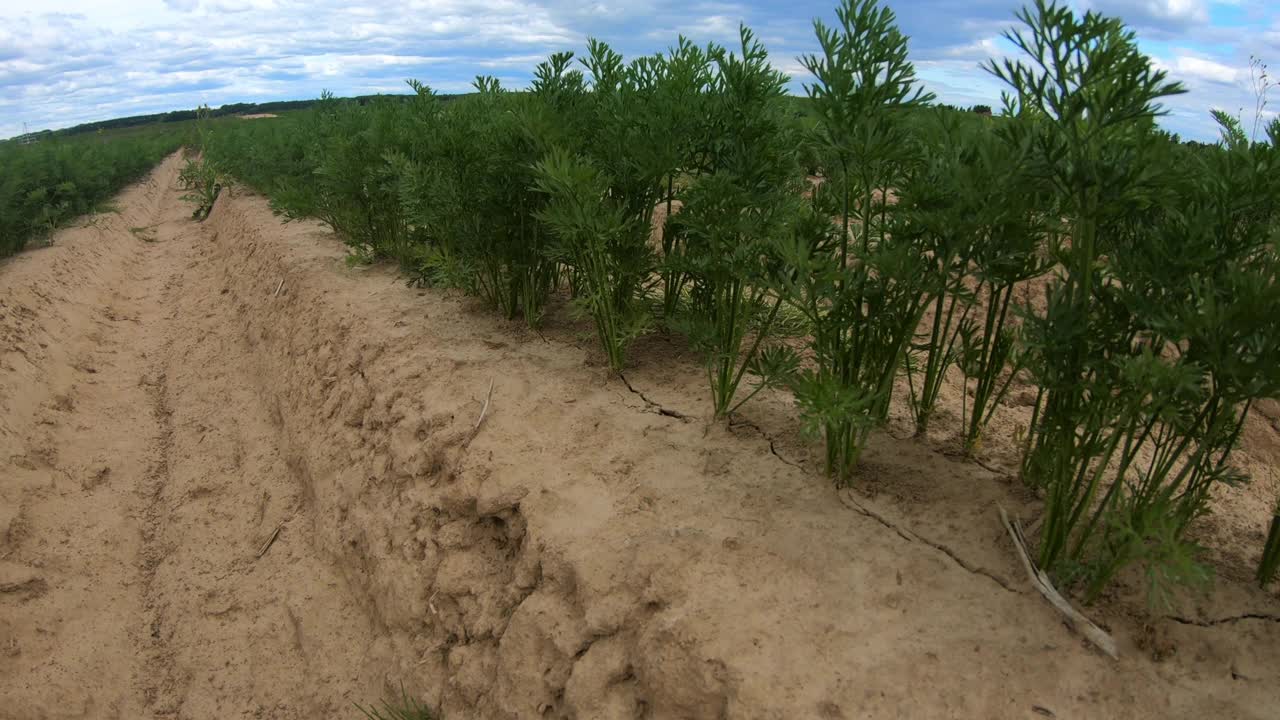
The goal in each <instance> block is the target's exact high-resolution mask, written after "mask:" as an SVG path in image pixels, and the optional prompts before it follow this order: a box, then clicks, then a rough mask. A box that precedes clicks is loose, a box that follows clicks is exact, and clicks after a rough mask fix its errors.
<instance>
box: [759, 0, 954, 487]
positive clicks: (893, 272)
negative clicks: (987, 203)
mask: <svg viewBox="0 0 1280 720" xmlns="http://www.w3.org/2000/svg"><path fill="white" fill-rule="evenodd" d="M836 15H837V18H838V22H839V24H838V26H837V27H835V28H830V27H828V26H827V25H825V24H823V23H822V22H821V21H815V22H814V28H815V30H816V33H817V37H818V42H819V44H820V45H821V47H822V53H821V54H820V55H807V56H804V57H802V58H801V62H802V63H803V64H804V66H805V67H806V69H808V70H809V72H810V73H812V74H813V76H814V80H813V82H812V83H810V84H807V85H806V86H805V88H806V91H807V92H808V95H809V97H810V99H811V101H812V108H813V113H814V115H815V116H816V120H817V126H816V128H815V131H814V134H813V142H814V145H815V149H814V152H815V154H816V156H817V157H818V158H819V159H820V162H821V167H822V170H823V171H824V172H825V174H826V176H827V179H826V182H824V183H823V184H822V185H820V186H819V187H818V188H817V189H816V190H815V191H814V194H813V202H814V206H815V208H817V212H818V213H820V214H821V215H823V216H826V217H833V218H835V223H834V224H832V223H821V222H819V223H806V224H804V227H806V228H807V230H808V232H807V234H806V235H804V236H800V235H793V236H791V237H790V238H782V239H781V242H780V251H781V257H782V260H783V263H784V264H785V265H786V266H789V267H790V268H793V269H794V272H793V273H785V274H782V275H781V276H780V277H779V280H778V290H779V292H780V293H782V295H783V297H784V298H785V299H786V302H788V303H790V304H791V305H793V306H794V307H795V308H796V309H797V310H799V311H800V312H802V313H803V314H804V315H805V316H806V319H807V320H808V322H809V324H810V326H811V327H812V328H813V334H812V340H811V342H810V343H809V348H808V352H809V355H810V356H811V358H812V361H813V364H812V367H809V368H805V369H804V370H803V371H801V372H800V373H798V374H797V375H796V376H795V378H794V381H793V382H792V385H793V389H794V391H795V394H796V400H797V403H798V404H799V406H800V408H801V411H802V414H803V416H804V419H805V422H806V427H807V428H808V429H809V430H810V431H812V432H820V433H822V434H823V435H824V436H825V438H826V467H827V472H828V473H829V474H831V475H833V476H834V477H835V478H836V480H837V482H840V483H846V482H848V481H849V478H850V476H851V474H852V472H853V470H854V468H855V467H856V465H857V462H858V457H859V456H860V455H861V453H862V450H863V448H864V447H865V446H866V442H867V439H868V434H869V432H870V430H871V428H872V427H874V426H876V425H877V424H879V423H881V422H883V421H884V419H885V418H886V417H887V415H888V410H889V400H890V395H891V392H892V389H893V380H894V378H895V376H896V372H897V369H898V367H899V366H900V365H901V363H902V360H903V357H904V354H905V352H906V350H907V345H908V343H909V342H910V340H911V337H912V335H913V333H914V331H915V328H916V325H917V324H918V322H919V320H920V318H921V315H922V312H923V307H924V299H925V298H924V292H923V289H924V286H925V280H926V278H925V271H924V269H923V268H924V263H923V262H922V257H921V250H920V247H919V245H918V244H917V243H916V242H915V239H914V238H912V237H909V236H907V235H901V236H900V235H895V234H894V233H891V232H890V225H891V221H892V220H893V217H894V215H895V214H896V209H895V208H894V207H893V205H892V203H890V202H889V194H890V192H892V190H893V189H894V188H895V187H897V186H898V185H899V183H900V182H901V181H902V179H903V178H904V177H905V176H906V175H907V174H908V173H909V172H911V170H912V166H913V165H914V164H915V163H916V162H917V160H918V156H917V153H916V151H915V147H914V144H913V143H911V142H910V138H909V137H908V136H907V134H906V132H905V130H904V128H903V126H902V125H901V124H900V123H899V122H898V118H899V114H900V113H902V112H903V111H906V110H909V109H911V108H913V107H916V106H918V105H921V104H922V103H924V102H927V101H928V100H930V99H931V98H932V96H931V95H929V94H927V93H925V92H924V91H923V90H921V89H920V88H919V87H918V86H917V85H916V80H915V69H914V67H913V66H912V64H911V62H910V61H909V60H908V59H907V39H906V37H904V36H903V35H902V34H901V32H899V31H898V29H897V27H896V25H895V18H894V14H893V11H891V10H889V9H888V8H884V7H880V6H879V5H878V4H877V3H876V2H875V1H874V0H846V2H845V3H844V4H843V5H842V6H841V7H840V8H839V9H838V10H837V11H836Z"/></svg>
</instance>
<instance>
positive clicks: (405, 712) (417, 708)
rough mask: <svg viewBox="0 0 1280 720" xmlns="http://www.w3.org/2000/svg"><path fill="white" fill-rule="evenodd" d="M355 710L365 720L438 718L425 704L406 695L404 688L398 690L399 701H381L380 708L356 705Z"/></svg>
mask: <svg viewBox="0 0 1280 720" xmlns="http://www.w3.org/2000/svg"><path fill="white" fill-rule="evenodd" d="M356 709H357V710H359V711H360V713H361V714H362V715H364V716H365V718H367V720H435V719H436V718H437V717H439V716H437V715H435V714H433V713H432V712H431V709H430V708H428V707H427V706H426V704H424V703H422V702H421V701H419V700H418V699H417V698H415V697H413V696H412V695H410V694H409V693H407V692H406V691H405V689H404V687H401V688H400V697H399V699H396V700H383V701H382V706H381V707H378V706H377V705H371V706H369V707H367V708H366V707H364V706H362V705H360V704H358V703H357V704H356Z"/></svg>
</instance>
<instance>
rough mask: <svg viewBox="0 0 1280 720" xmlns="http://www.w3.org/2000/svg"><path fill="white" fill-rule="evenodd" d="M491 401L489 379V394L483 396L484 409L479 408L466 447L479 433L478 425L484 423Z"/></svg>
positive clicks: (491, 381) (491, 387)
mask: <svg viewBox="0 0 1280 720" xmlns="http://www.w3.org/2000/svg"><path fill="white" fill-rule="evenodd" d="M492 399H493V379H492V378H490V380H489V393H488V394H487V395H485V398H484V407H482V408H480V417H479V419H477V420H476V426H475V427H473V428H471V436H470V437H468V438H467V444H468V445H469V444H471V441H472V440H474V439H475V437H476V435H478V434H479V433H480V424H481V423H483V422H484V416H485V415H487V414H488V412H489V401H490V400H492Z"/></svg>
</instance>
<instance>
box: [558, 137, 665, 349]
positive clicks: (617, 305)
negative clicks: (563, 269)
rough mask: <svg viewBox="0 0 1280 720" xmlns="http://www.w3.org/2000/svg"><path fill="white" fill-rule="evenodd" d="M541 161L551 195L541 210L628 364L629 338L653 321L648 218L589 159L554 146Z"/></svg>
mask: <svg viewBox="0 0 1280 720" xmlns="http://www.w3.org/2000/svg"><path fill="white" fill-rule="evenodd" d="M534 169H535V171H536V177H535V180H534V183H535V187H536V188H537V189H538V190H539V191H540V192H542V193H545V194H546V195H547V197H548V198H549V202H548V203H547V207H546V208H545V209H544V210H543V211H542V212H541V213H540V215H539V217H540V219H541V220H542V221H543V222H545V223H546V224H547V225H548V226H549V227H550V228H551V231H552V232H553V233H554V235H555V238H556V242H555V244H554V245H553V246H552V252H553V253H554V257H555V258H556V259H557V260H559V261H560V262H562V263H564V264H565V265H566V266H567V267H569V268H571V269H572V271H573V277H574V293H575V296H576V297H575V303H576V304H577V306H578V307H579V308H581V309H582V310H583V311H585V312H586V314H588V315H589V316H590V317H591V318H592V320H594V321H595V326H596V334H597V336H598V337H599V339H600V345H601V347H602V348H603V349H604V351H605V355H606V357H607V358H608V360H609V366H610V367H611V368H613V369H614V370H621V369H622V366H623V364H624V363H625V360H626V350H627V346H628V345H629V344H630V343H631V341H632V340H634V339H635V338H636V337H639V336H640V335H641V334H642V333H643V332H644V331H645V330H646V329H647V328H648V325H649V315H648V308H647V306H646V304H645V302H644V284H645V282H646V280H647V279H648V276H649V273H650V271H651V269H652V267H653V262H652V251H651V250H650V248H649V245H648V241H647V237H648V226H646V225H643V224H642V223H640V222H639V221H638V219H637V218H635V217H634V216H632V215H631V214H630V212H629V211H628V210H629V209H628V208H627V207H626V206H625V205H624V204H623V203H622V202H619V201H617V200H615V199H614V197H613V196H612V195H611V194H610V189H611V186H612V182H611V180H612V179H611V178H610V177H609V176H607V175H604V174H603V173H602V172H600V171H599V170H598V169H597V168H595V167H594V165H592V164H591V162H590V161H587V160H583V159H578V158H573V157H571V156H569V155H568V154H567V153H565V152H564V151H555V152H553V153H552V154H551V155H549V156H548V157H547V159H545V160H543V161H542V162H540V163H538V164H537V165H536V166H535V168H534Z"/></svg>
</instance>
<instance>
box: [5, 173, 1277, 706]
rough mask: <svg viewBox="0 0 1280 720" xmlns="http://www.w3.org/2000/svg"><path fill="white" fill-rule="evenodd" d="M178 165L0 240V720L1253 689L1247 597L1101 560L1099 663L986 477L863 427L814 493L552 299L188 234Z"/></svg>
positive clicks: (779, 411) (768, 402)
mask: <svg viewBox="0 0 1280 720" xmlns="http://www.w3.org/2000/svg"><path fill="white" fill-rule="evenodd" d="M178 163H179V160H178V159H176V158H172V159H170V160H168V161H166V163H164V164H163V165H162V166H161V167H160V168H159V169H158V170H157V171H156V172H155V173H154V174H153V176H152V179H151V181H149V182H148V183H144V184H143V185H140V186H138V187H135V188H132V189H130V190H129V191H127V192H126V193H124V194H123V195H122V196H121V198H120V202H119V205H120V207H121V212H120V213H119V214H113V215H104V216H99V217H97V218H96V219H95V220H94V224H93V225H91V226H87V227H82V228H76V229H71V230H68V231H64V232H62V233H60V234H59V236H58V237H57V242H56V244H55V245H54V246H53V247H51V248H48V249H42V250H37V251H33V252H29V253H25V254H23V255H22V256H20V257H18V258H15V259H13V260H10V261H6V262H4V263H3V264H0V409H2V410H3V412H0V718H6V719H7V718H15V719H16V718H22V719H23V720H26V719H27V718H63V717H90V718H152V717H177V718H193V719H203V718H319V717H325V718H342V717H356V714H355V713H354V709H353V708H352V705H351V704H352V703H353V702H369V701H371V700H374V699H376V698H378V697H380V696H383V695H385V694H386V693H388V692H389V691H395V690H398V688H399V687H400V685H401V683H403V684H404V686H405V688H406V689H408V690H409V691H411V692H413V693H414V694H416V695H418V696H419V697H422V698H424V699H426V700H427V701H429V702H430V703H432V704H433V705H435V706H438V707H442V708H443V709H444V713H445V716H446V717H447V718H449V720H457V719H459V718H533V717H545V718H582V719H590V720H596V719H604V720H610V719H619V720H621V719H624V718H626V719H634V718H656V719H661V720H666V719H667V718H794V717H806V718H807V717H815V718H826V719H832V718H863V717H867V718H887V717H912V718H915V717H928V718H935V717H937V718H974V717H992V718H1041V717H1059V718H1112V717H1132V718H1162V719H1163V718H1182V717H1231V718H1267V717H1273V716H1274V711H1275V708H1276V707H1277V706H1278V705H1280V690H1277V688H1280V610H1278V608H1280V603H1278V602H1277V599H1276V596H1275V593H1274V592H1271V593H1264V592H1260V591H1257V590H1256V589H1253V588H1251V586H1249V584H1248V583H1247V582H1237V581H1235V580H1234V579H1233V578H1230V577H1228V578H1224V579H1223V580H1222V582H1220V583H1219V587H1218V589H1217V590H1216V591H1215V593H1214V594H1213V595H1212V596H1209V597H1203V598H1194V599H1191V600H1188V601H1186V602H1184V603H1183V604H1182V606H1181V607H1180V608H1179V610H1178V611H1177V612H1175V613H1171V614H1169V615H1161V614H1156V615H1151V614H1150V613H1148V612H1147V611H1145V610H1144V609H1143V608H1142V606H1141V600H1140V598H1139V596H1138V595H1136V594H1135V593H1132V592H1129V590H1131V589H1132V588H1134V587H1137V585H1138V583H1139V582H1140V578H1137V579H1135V581H1134V582H1133V583H1132V584H1131V585H1128V586H1125V587H1123V588H1122V592H1119V593H1117V594H1116V595H1115V596H1114V597H1110V598H1108V599H1107V600H1106V601H1105V602H1104V603H1102V604H1101V605H1100V606H1097V607H1095V608H1091V609H1090V613H1091V614H1092V615H1093V616H1094V617H1095V618H1096V619H1098V620H1099V622H1102V623H1103V624H1105V625H1106V626H1107V627H1108V629H1110V630H1111V632H1112V633H1113V634H1114V635H1115V636H1116V639H1117V641H1118V642H1119V644H1120V649H1121V660H1120V661H1119V662H1113V661H1111V660H1109V659H1107V658H1105V657H1103V656H1101V655H1100V654H1098V653H1097V652H1095V651H1094V650H1092V649H1090V648H1089V647H1088V646H1086V645H1084V644H1083V643H1082V642H1081V640H1080V639H1079V637H1077V636H1076V635H1074V634H1072V633H1071V632H1070V631H1069V630H1068V629H1066V628H1065V627H1064V626H1063V625H1062V623H1061V622H1060V619H1059V618H1058V616H1057V615H1055V613H1054V611H1053V610H1052V609H1050V608H1049V607H1048V606H1047V605H1046V604H1045V603H1044V602H1043V600H1041V599H1040V598H1039V597H1038V596H1037V595H1035V594H1034V593H1032V592H1031V591H1030V590H1029V588H1028V587H1027V586H1026V584H1025V581H1024V579H1023V577H1022V576H1021V575H1020V573H1021V569H1020V567H1019V565H1018V563H1017V560H1016V559H1015V558H1014V556H1013V554H1012V552H1011V549H1010V547H1009V545H1008V542H1007V540H1006V539H1005V538H1004V533H1003V530H1002V529H1001V528H1000V526H999V524H998V521H997V519H996V513H995V511H994V506H995V504H996V503H997V502H1000V503H1002V504H1004V505H1005V506H1006V507H1008V508H1010V509H1011V510H1013V511H1014V512H1022V513H1026V512H1028V511H1029V510H1030V509H1032V508H1033V507H1034V505H1035V504H1034V502H1033V501H1032V499H1031V498H1030V497H1028V496H1027V494H1026V493H1025V492H1024V491H1022V490H1020V488H1019V487H1018V486H1017V485H1016V484H1014V483H1011V482H1009V481H1007V480H1005V479H1002V478H1001V477H1000V476H999V475H998V474H995V473H992V472H989V471H987V470H985V469H982V468H980V467H978V466H976V465H973V464H969V463H961V462H957V461H953V460H951V459H949V458H947V457H946V456H944V455H943V454H940V453H939V452H937V448H935V447H932V446H931V445H929V444H928V443H922V442H916V441H911V440H897V439H894V437H893V436H892V435H889V434H886V435H883V436H880V437H878V438H877V439H876V440H875V442H874V443H873V445H872V447H871V449H870V451H869V453H868V455H867V458H866V461H865V463H864V465H863V471H862V476H861V477H860V478H859V484H860V487H861V488H862V491H860V492H855V493H848V492H845V493H837V492H835V491H834V490H833V489H832V488H831V487H830V485H829V483H828V482H827V481H826V480H825V479H824V478H822V477H821V476H820V474H819V473H816V472H814V467H815V464H816V463H815V455H814V449H813V446H812V445H811V444H808V443H806V442H805V441H803V440H802V439H800V438H798V437H797V436H796V435H795V432H794V428H795V426H796V423H795V418H794V415H793V410H792V409H791V408H790V406H789V404H788V403H787V402H786V400H785V398H781V397H773V398H768V397H766V398H763V399H762V400H760V401H758V402H753V403H752V404H751V406H750V407H749V408H748V409H747V411H746V412H745V413H744V414H743V416H742V417H740V418H737V419H735V421H734V422H733V423H731V424H729V425H724V424H717V423H710V422H708V421H707V418H705V417H704V415H705V408H706V407H707V402H706V398H705V397H704V395H705V389H704V388H703V380H702V374H701V372H700V369H699V367H698V365H697V362H696V359H694V358H692V357H690V356H689V355H688V353H687V351H685V350H683V349H682V347H681V345H680V344H679V343H676V342H673V341H668V340H664V339H663V338H661V337H654V338H651V339H648V340H646V341H645V342H644V343H642V345H641V346H640V347H638V348H637V349H636V353H635V357H636V361H635V364H634V367H633V368H632V369H631V370H629V371H628V373H627V379H626V382H622V381H619V380H618V379H616V378H613V377H611V376H610V375H609V374H608V373H607V372H606V371H605V370H604V369H603V368H602V367H601V365H600V364H599V362H598V358H596V357H595V354H594V352H593V351H592V350H591V344H590V341H589V340H583V339H582V338H583V337H584V336H585V335H586V334H585V333H583V330H584V328H582V327H581V326H579V325H575V324H572V323H569V322H568V321H565V320H561V319H559V318H561V317H562V315H553V316H552V318H551V321H550V323H549V324H548V326H547V327H545V328H544V329H543V332H542V333H532V332H528V331H526V330H523V329H522V328H520V327H518V326H515V325H511V324H507V323H504V322H502V321H500V320H498V319H495V318H494V317H493V316H492V314H490V313H488V312H486V311H484V310H483V309H482V308H479V307H477V305H476V304H475V303H474V302H473V301H471V300H468V299H466V298H461V297H459V296H457V294H456V293H449V292H441V291H437V290H411V289H407V288H406V287H405V286H404V283H403V281H402V280H401V279H400V278H399V277H397V276H396V275H395V274H394V273H392V272H390V271H387V270H385V269H381V268H365V269H360V268H350V267H347V266H346V265H345V264H344V263H343V261H342V256H343V252H342V248H341V246H340V245H339V244H338V243H336V242H335V241H334V240H333V238H332V237H331V236H330V235H328V234H327V233H325V232H324V231H323V230H321V229H320V228H318V226H316V225H314V224H309V223H290V224H288V225H282V224H281V223H280V222H279V221H278V219H276V218H275V217H273V216H272V215H271V214H270V212H269V210H268V208H267V206H266V204H265V203H264V202H263V201H262V200H261V199H260V198H256V197H252V196H249V195H245V194H242V193H237V192H226V193H224V195H223V197H222V198H220V199H219V201H218V204H217V205H216V206H215V208H214V211H213V213H212V215H211V217H210V219H209V220H208V221H207V222H205V223H203V224H195V223H192V222H191V221H190V220H189V219H188V213H189V207H187V206H186V205H185V204H184V203H183V202H181V201H180V200H179V199H178V196H179V195H180V192H178V191H177V190H176V189H175V188H174V181H175V178H176V172H177V168H178ZM490 385H492V387H493V396H492V404H491V406H490V408H489V410H488V411H487V412H486V415H485V420H484V423H483V425H482V426H481V428H480V429H479V430H478V431H477V430H476V425H475V423H476V420H477V418H478V417H479V416H480V413H481V409H482V407H483V406H484V403H485V398H486V395H487V389H488V388H489V387H490ZM1264 429H1265V428H1264ZM1259 432H1261V431H1259ZM1267 432H1271V430H1267Z"/></svg>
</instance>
